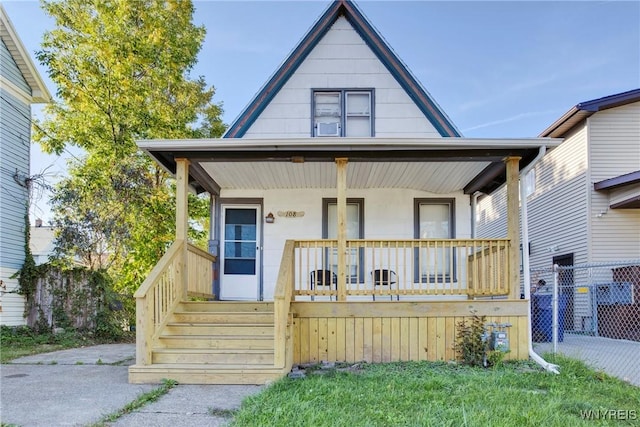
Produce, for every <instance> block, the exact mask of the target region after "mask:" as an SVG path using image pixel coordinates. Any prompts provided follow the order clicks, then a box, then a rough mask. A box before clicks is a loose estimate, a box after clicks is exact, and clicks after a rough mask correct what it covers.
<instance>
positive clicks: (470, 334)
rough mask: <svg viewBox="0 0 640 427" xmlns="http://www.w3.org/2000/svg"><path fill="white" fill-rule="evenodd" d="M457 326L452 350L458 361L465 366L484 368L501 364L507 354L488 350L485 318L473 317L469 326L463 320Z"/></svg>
mask: <svg viewBox="0 0 640 427" xmlns="http://www.w3.org/2000/svg"><path fill="white" fill-rule="evenodd" d="M457 326H458V328H457V330H458V332H457V334H456V344H455V346H454V349H455V351H456V355H457V357H458V361H460V362H461V363H463V364H465V365H469V366H481V367H484V368H488V367H490V366H497V365H500V364H501V363H502V360H503V359H504V356H505V354H506V353H507V352H505V351H499V350H491V349H490V346H489V337H488V332H487V330H486V317H485V316H476V315H474V316H473V319H472V320H471V323H470V324H467V322H466V321H464V320H463V321H462V322H459V323H458V325H457Z"/></svg>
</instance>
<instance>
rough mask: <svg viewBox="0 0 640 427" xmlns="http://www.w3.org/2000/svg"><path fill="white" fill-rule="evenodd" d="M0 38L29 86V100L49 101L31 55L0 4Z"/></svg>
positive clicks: (45, 88) (35, 101)
mask: <svg viewBox="0 0 640 427" xmlns="http://www.w3.org/2000/svg"><path fill="white" fill-rule="evenodd" d="M0 38H1V39H2V41H3V42H4V44H5V45H6V46H7V49H9V52H11V56H12V57H13V60H14V61H15V62H16V65H17V66H18V68H19V69H20V72H21V73H22V76H23V77H24V79H25V80H26V81H27V84H28V85H29V87H30V88H31V102H33V103H46V102H51V94H50V93H49V90H48V89H47V86H46V85H45V84H44V81H43V80H42V77H41V76H40V74H39V73H38V70H37V68H36V66H35V64H34V63H33V61H32V60H31V56H30V55H29V53H28V52H27V49H26V48H25V47H24V45H23V44H22V40H20V37H18V33H17V32H16V29H15V28H14V27H13V24H12V23H11V20H10V19H9V16H8V15H7V13H6V12H5V10H4V7H2V4H0Z"/></svg>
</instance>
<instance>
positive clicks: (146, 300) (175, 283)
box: [133, 240, 187, 365]
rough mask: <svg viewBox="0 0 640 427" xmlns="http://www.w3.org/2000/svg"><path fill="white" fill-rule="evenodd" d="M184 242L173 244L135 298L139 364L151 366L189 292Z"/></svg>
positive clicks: (137, 362) (137, 357)
mask: <svg viewBox="0 0 640 427" xmlns="http://www.w3.org/2000/svg"><path fill="white" fill-rule="evenodd" d="M185 244H186V242H185V241H184V240H176V241H175V242H173V244H172V245H171V247H170V248H169V250H168V251H167V252H166V253H165V254H164V256H163V257H162V258H160V261H159V262H158V264H156V266H155V267H154V268H153V269H152V270H151V273H149V275H148V276H147V278H146V280H145V281H144V282H143V283H142V285H140V287H139V288H138V290H137V291H136V293H135V294H134V295H133V297H134V298H135V299H136V364H137V365H150V364H151V351H152V349H153V344H154V341H155V340H157V339H158V335H159V332H160V331H161V330H162V328H163V327H164V325H165V324H166V323H167V321H168V319H169V315H170V314H171V313H172V312H173V310H174V309H175V307H176V306H177V305H178V304H179V303H180V301H181V300H182V298H183V297H184V293H185V286H184V283H183V281H184V277H185V274H184V273H185V272H186V268H187V260H186V259H185V258H186V257H185V256H184V253H185V251H184V248H185Z"/></svg>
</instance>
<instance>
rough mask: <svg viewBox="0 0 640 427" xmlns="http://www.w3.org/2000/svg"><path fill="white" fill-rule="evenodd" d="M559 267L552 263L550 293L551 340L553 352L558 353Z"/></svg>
mask: <svg viewBox="0 0 640 427" xmlns="http://www.w3.org/2000/svg"><path fill="white" fill-rule="evenodd" d="M559 269H560V267H559V266H558V264H554V265H553V293H552V294H551V313H552V314H551V316H552V317H551V325H552V328H553V329H552V332H551V336H552V340H553V354H557V353H558V277H559V274H558V270H559Z"/></svg>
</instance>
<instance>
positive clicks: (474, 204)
mask: <svg viewBox="0 0 640 427" xmlns="http://www.w3.org/2000/svg"><path fill="white" fill-rule="evenodd" d="M480 196H482V193H481V192H480V191H476V192H475V193H473V194H472V195H471V238H472V239H475V238H476V234H478V233H477V231H476V229H477V226H476V210H477V209H478V197H480Z"/></svg>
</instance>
